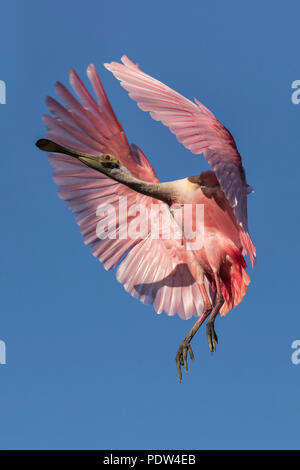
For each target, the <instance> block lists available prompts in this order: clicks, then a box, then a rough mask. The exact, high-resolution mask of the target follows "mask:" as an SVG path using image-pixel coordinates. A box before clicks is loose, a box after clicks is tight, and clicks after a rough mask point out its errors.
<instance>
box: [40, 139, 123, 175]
mask: <svg viewBox="0 0 300 470" xmlns="http://www.w3.org/2000/svg"><path fill="white" fill-rule="evenodd" d="M35 145H36V146H37V147H38V148H39V149H40V150H43V151H44V152H54V153H63V154H64V155H69V156H70V157H74V158H76V159H77V160H79V161H81V162H82V163H84V164H85V165H87V166H89V167H90V168H94V169H95V170H98V171H100V172H101V173H106V172H107V171H109V169H111V168H118V167H119V166H120V164H119V161H118V159H117V158H115V157H114V156H113V155H109V154H99V155H92V154H87V153H81V152H77V151H76V150H70V149H67V148H66V147H63V146H62V145H59V144H56V143H55V142H53V141H52V140H48V139H39V140H38V141H37V142H36V143H35Z"/></svg>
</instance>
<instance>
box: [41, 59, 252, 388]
mask: <svg viewBox="0 0 300 470" xmlns="http://www.w3.org/2000/svg"><path fill="white" fill-rule="evenodd" d="M121 61H122V63H116V62H112V63H110V64H104V65H105V67H106V68H107V69H108V70H109V71H111V72H112V73H113V75H114V76H115V77H116V78H117V79H118V80H120V82H121V85H122V87H123V88H125V90H127V91H128V93H129V96H130V97H131V98H132V99H133V100H135V101H136V102H137V105H138V106H139V108H141V109H142V110H144V111H148V112H150V115H151V116H152V118H153V119H155V120H158V121H161V122H162V123H163V124H165V125H166V126H167V127H168V128H169V129H170V130H171V131H172V132H173V133H174V134H175V135H176V137H177V139H178V140H179V142H181V143H182V144H183V145H184V146H185V147H186V148H188V149H189V150H190V151H191V152H192V153H194V154H197V155H198V154H203V155H204V157H205V158H206V160H207V162H208V163H209V165H210V167H211V169H212V171H205V172H202V173H200V174H198V175H196V176H190V177H187V178H183V179H180V180H176V181H170V182H160V181H159V179H158V178H157V176H156V173H155V171H154V169H153V168H152V166H151V164H150V163H149V161H148V159H147V157H146V156H145V155H144V153H143V152H142V150H141V149H140V148H139V147H138V146H136V145H134V144H131V145H130V144H129V143H128V140H127V137H126V135H125V132H124V130H123V127H122V125H121V123H120V122H119V121H118V119H117V117H116V115H115V113H114V111H113V109H112V107H111V104H110V102H109V100H108V98H107V95H106V93H105V91H104V88H103V86H102V84H101V81H100V78H99V76H98V74H97V72H96V69H95V67H94V65H90V66H89V67H88V69H87V75H88V78H89V80H90V82H91V84H92V87H93V90H94V93H95V95H96V98H97V99H96V100H95V99H94V98H93V97H92V95H91V94H90V93H89V91H88V90H87V88H86V87H85V86H84V84H83V82H82V81H81V80H80V78H79V76H78V75H77V74H76V72H75V71H74V70H71V71H70V84H71V86H72V88H73V90H74V91H75V93H76V95H77V96H78V98H79V100H80V101H78V100H77V99H76V98H75V97H74V96H73V95H72V94H71V93H70V92H69V91H68V89H67V88H66V87H64V85H62V84H61V83H56V86H55V90H56V93H57V95H58V97H59V98H60V99H61V101H62V102H63V103H64V105H65V106H63V105H61V104H60V103H59V102H58V101H56V100H54V99H53V98H50V97H47V98H46V104H47V106H48V108H49V110H50V112H51V114H52V116H50V115H45V116H44V117H43V118H44V122H45V125H46V128H47V131H48V133H47V135H46V138H45V139H40V140H39V141H37V143H36V145H37V146H38V147H39V148H40V149H41V150H44V151H47V152H50V153H51V155H50V156H49V160H50V163H51V165H52V167H53V169H54V180H55V182H56V183H57V185H58V189H59V191H58V194H59V196H60V197H61V198H62V199H64V200H66V201H68V204H69V208H70V209H71V210H72V211H73V212H75V214H76V221H77V223H78V225H79V227H80V231H81V233H82V235H83V238H84V242H85V244H87V245H90V246H91V250H92V253H93V255H94V256H95V257H97V258H98V259H99V260H100V261H101V262H102V263H103V264H104V267H105V269H106V270H109V269H112V268H117V271H116V276H117V279H118V281H119V282H121V283H122V284H123V285H124V287H125V289H126V290H127V291H128V292H129V293H130V294H131V295H132V296H134V297H137V298H139V299H140V300H141V301H142V302H143V303H145V304H153V306H154V308H155V310H156V312H157V313H161V312H163V311H165V312H166V313H167V314H168V315H175V314H178V315H179V317H180V318H182V319H189V318H191V317H192V316H195V317H197V320H196V322H195V324H194V326H193V327H192V329H191V330H190V331H189V333H188V334H187V336H186V337H185V339H184V340H183V341H182V342H181V344H180V346H179V348H178V351H177V354H176V357H175V360H176V365H177V371H178V376H179V381H181V379H182V371H181V368H182V366H183V367H184V369H185V371H187V370H188V362H187V361H188V354H189V355H190V358H191V359H192V360H193V359H194V354H193V351H192V348H191V344H190V343H191V340H192V338H193V336H194V335H195V333H196V332H197V330H198V329H199V327H200V326H201V325H202V324H203V323H204V321H205V320H206V319H207V323H206V335H207V339H208V345H209V350H210V352H213V351H215V349H216V342H217V341H218V339H217V335H216V332H215V328H214V323H215V319H216V317H217V315H222V316H224V315H226V314H227V313H228V312H229V311H230V310H231V309H232V308H233V307H235V306H236V305H238V304H239V303H240V302H241V300H242V299H243V297H244V295H245V293H246V290H247V286H248V284H249V282H250V278H249V275H248V273H247V271H246V262H245V259H244V256H245V255H246V254H248V255H249V257H250V260H251V264H252V266H253V265H254V264H255V257H256V250H255V247H254V245H253V243H252V240H251V238H250V235H249V230H248V220H247V219H248V217H247V196H248V194H250V193H251V192H252V188H251V186H249V185H248V184H247V181H246V176H245V171H244V168H243V166H242V161H241V156H240V154H239V151H238V149H237V146H236V144H235V141H234V139H233V137H232V135H231V134H230V132H229V131H228V130H227V129H226V128H225V127H224V126H223V125H222V124H221V123H220V122H219V121H218V120H217V119H216V117H215V116H214V115H213V114H212V113H211V112H210V111H209V110H208V109H207V108H206V107H205V106H204V105H203V104H201V103H200V102H199V101H198V100H196V99H195V102H192V101H190V100H189V99H187V98H185V97H183V96H182V95H180V94H179V93H177V92H176V91H174V90H172V89H171V88H169V87H168V86H166V85H164V84H163V83H161V82H160V81H158V80H156V79H154V78H152V77H151V76H149V75H147V74H146V73H144V72H142V70H140V68H139V67H138V66H137V65H135V64H134V63H133V62H132V61H131V60H130V59H129V58H128V57H126V56H123V57H122V59H121ZM197 207H202V208H203V212H202V219H201V217H200V219H201V220H202V222H203V223H202V225H201V224H200V228H199V229H197V230H198V231H197V230H195V233H196V238H197V242H198V241H199V240H198V238H200V242H199V243H194V244H193V240H192V237H190V235H189V231H186V230H185V228H186V226H189V230H190V231H191V230H192V232H193V228H192V226H193V224H194V225H195V224H196V225H197V214H198V212H197ZM136 208H140V210H137V209H136ZM153 208H154V209H155V210H156V212H155V210H154V212H153V211H152V209H153ZM105 211H106V212H105ZM200 212H201V211H200ZM153 214H154V215H153ZM186 215H187V217H186ZM159 221H160V222H161V223H162V221H163V223H162V225H161V224H160V225H159V224H158V222H159ZM150 222H151V223H150ZM153 222H156V225H155V223H153ZM165 222H167V224H166V225H164V223H165ZM128 223H129V224H131V229H132V231H133V232H134V233H135V236H129V235H128V231H129V225H128ZM141 225H143V226H147V227H148V231H147V230H146V231H144V232H143V233H141V232H142V231H141V230H140V231H139V230H137V227H138V226H139V228H141ZM149 225H150V229H149ZM157 225H159V228H157ZM166 226H167V229H168V230H166V229H165V227H166ZM153 227H154V228H153ZM134 229H135V231H134ZM154 232H155V233H154ZM198 232H201V237H198V236H197V235H198ZM195 233H194V232H193V234H194V236H195ZM164 235H168V236H164ZM194 240H195V237H194Z"/></svg>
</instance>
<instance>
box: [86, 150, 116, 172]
mask: <svg viewBox="0 0 300 470" xmlns="http://www.w3.org/2000/svg"><path fill="white" fill-rule="evenodd" d="M78 160H80V161H81V162H82V163H84V164H85V165H87V166H89V167H90V168H94V169H95V170H98V171H101V172H102V173H103V172H104V173H105V172H106V171H107V170H112V169H114V168H120V162H119V160H118V159H117V158H116V157H114V156H113V155H111V154H110V153H102V154H100V155H86V156H79V157H78Z"/></svg>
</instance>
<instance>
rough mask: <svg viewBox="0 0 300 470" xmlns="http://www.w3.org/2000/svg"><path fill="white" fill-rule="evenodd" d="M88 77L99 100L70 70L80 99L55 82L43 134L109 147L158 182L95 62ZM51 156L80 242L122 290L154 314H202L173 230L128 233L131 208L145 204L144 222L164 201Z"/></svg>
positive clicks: (87, 146)
mask: <svg viewBox="0 0 300 470" xmlns="http://www.w3.org/2000/svg"><path fill="white" fill-rule="evenodd" d="M88 76H89V78H90V80H91V82H92V85H93V88H94V91H95V94H96V96H97V98H98V101H95V100H94V98H93V97H92V96H91V95H90V93H89V92H88V91H87V89H86V88H85V86H84V85H83V83H82V82H81V80H80V79H79V77H78V76H77V74H76V73H75V72H74V71H71V73H70V82H71V85H72V87H73V89H74V90H75V92H76V93H77V95H78V96H79V98H80V100H81V103H80V102H78V101H77V100H76V99H75V98H74V96H73V95H72V94H71V93H70V92H69V91H68V90H67V89H66V88H65V87H64V86H63V85H61V84H60V83H57V84H56V91H57V93H58V95H59V97H60V98H61V100H62V101H63V103H64V104H65V107H64V106H62V105H61V104H59V103H58V102H57V101H55V100H54V99H52V98H47V100H46V102H47V105H48V108H49V109H50V111H51V112H52V114H53V116H45V117H44V121H45V124H46V127H47V129H48V134H47V138H49V139H51V140H53V141H54V142H56V143H58V144H60V145H63V146H65V147H67V148H68V147H69V148H71V149H76V150H78V151H81V152H83V153H93V154H94V153H102V152H107V153H112V154H114V155H116V156H117V157H118V159H119V160H120V161H121V163H122V164H123V165H124V166H126V167H127V168H128V169H129V170H130V171H131V173H132V174H133V175H135V176H136V177H139V178H140V179H143V180H145V181H153V182H157V181H158V179H157V177H156V175H155V172H154V170H153V168H152V166H151V165H150V163H149V162H148V160H147V158H146V156H145V155H144V154H143V152H142V151H141V150H140V149H139V148H138V147H137V146H135V145H131V146H129V144H128V141H127V138H126V136H125V133H124V130H123V128H122V126H121V124H120V122H119V121H118V120H117V118H116V116H115V114H114V112H113V110H112V107H111V105H110V103H109V101H108V99H107V96H106V94H105V92H104V89H103V87H102V84H101V82H100V79H99V77H98V75H97V73H96V71H95V68H94V66H93V65H91V66H89V68H88ZM49 159H50V163H51V165H52V167H53V169H54V180H55V181H56V183H57V185H58V189H59V196H60V197H61V198H62V199H64V200H66V201H68V203H69V208H70V209H71V210H72V211H73V212H75V214H76V221H77V223H78V225H79V227H80V231H81V234H82V235H83V238H84V242H85V244H87V245H90V246H91V249H92V253H93V255H94V256H95V257H97V258H98V259H99V260H100V261H101V262H103V263H104V267H105V269H112V268H114V267H117V268H118V269H117V278H118V280H119V281H120V282H122V283H123V284H124V287H125V289H126V290H127V291H129V292H130V293H131V295H133V296H134V297H138V298H139V299H140V300H141V301H142V302H144V303H147V304H151V303H153V305H154V308H155V309H156V311H157V312H158V313H161V312H162V311H163V310H164V311H166V312H167V313H168V314H169V315H174V314H176V313H178V314H179V316H180V317H181V318H184V319H186V318H190V317H191V316H192V315H195V316H198V315H200V314H201V312H202V309H203V303H202V298H201V295H200V291H199V288H198V285H197V284H196V283H195V281H194V279H193V277H192V276H191V274H190V272H189V269H188V267H187V265H186V264H185V262H184V249H183V247H182V246H181V244H180V241H179V240H178V239H176V238H175V237H172V236H171V238H170V239H168V240H167V239H166V240H165V239H162V238H157V239H155V238H154V237H152V236H151V227H150V230H149V236H148V237H144V236H136V237H131V236H128V234H126V230H127V229H128V227H129V226H130V224H131V223H133V224H134V223H135V224H136V225H137V224H138V223H139V224H141V217H140V214H139V212H138V211H137V212H135V211H134V210H133V209H134V208H135V207H136V208H138V207H140V205H141V206H142V207H143V210H144V220H143V221H142V222H143V223H144V225H146V224H147V222H149V220H148V218H147V217H148V215H149V213H151V206H152V204H156V205H159V206H161V207H163V208H165V211H167V212H165V213H166V216H167V217H170V218H171V214H170V213H169V209H168V207H167V206H166V205H165V204H163V203H160V202H158V201H157V200H154V199H152V198H149V197H147V196H144V195H141V194H139V193H137V192H135V191H133V190H131V189H129V188H127V187H126V186H124V185H122V184H120V183H117V182H116V181H113V180H112V179H110V178H108V177H106V176H105V175H103V174H101V173H99V172H97V171H95V170H93V169H91V168H89V167H87V166H86V165H84V164H82V163H81V162H80V161H78V160H76V159H74V158H72V157H70V156H68V155H61V154H51V155H50V156H49ZM124 203H126V205H125V206H124ZM147 211H150V212H147ZM147 214H148V215H147ZM104 219H105V224H104ZM206 282H207V281H206ZM207 287H208V288H209V286H208V284H207Z"/></svg>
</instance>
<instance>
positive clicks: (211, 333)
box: [206, 321, 218, 354]
mask: <svg viewBox="0 0 300 470" xmlns="http://www.w3.org/2000/svg"><path fill="white" fill-rule="evenodd" d="M206 337H207V341H208V347H209V351H210V353H211V354H212V353H213V352H214V351H216V343H217V342H218V337H217V334H216V332H215V328H214V324H213V322H210V321H208V322H207V323H206Z"/></svg>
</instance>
